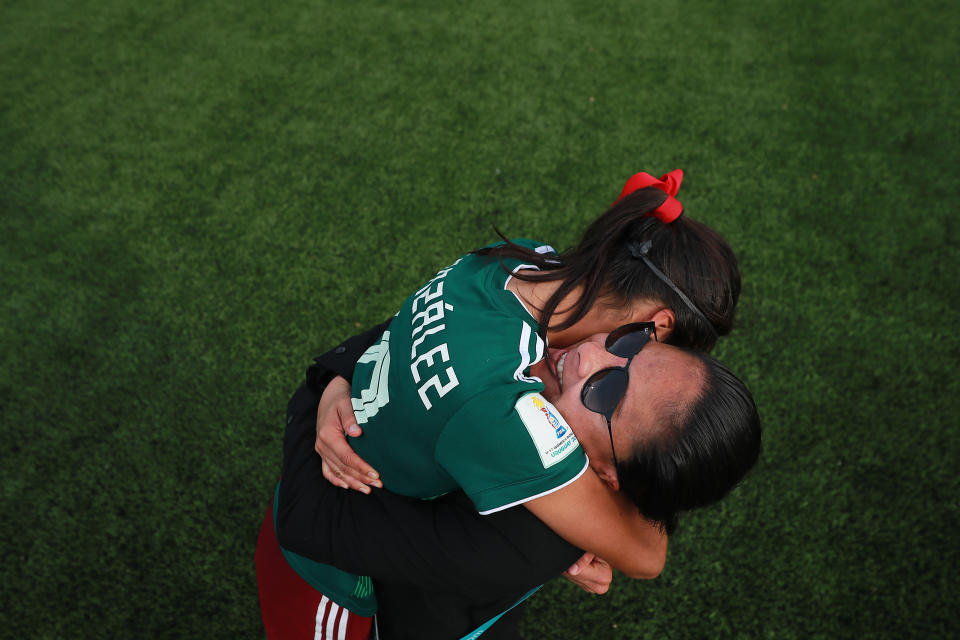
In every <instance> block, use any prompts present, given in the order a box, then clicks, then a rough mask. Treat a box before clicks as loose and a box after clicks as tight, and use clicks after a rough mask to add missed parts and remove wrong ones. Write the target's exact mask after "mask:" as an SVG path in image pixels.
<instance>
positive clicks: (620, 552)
mask: <svg viewBox="0 0 960 640" xmlns="http://www.w3.org/2000/svg"><path fill="white" fill-rule="evenodd" d="M524 506H525V507H526V508H527V509H528V510H529V511H530V512H531V513H533V515H535V516H537V518H539V519H540V520H541V521H543V523H544V524H546V525H547V526H548V527H550V528H551V529H552V530H553V531H554V532H555V533H556V534H558V535H559V536H560V537H562V538H563V539H564V540H566V541H567V542H569V543H570V544H572V545H574V546H576V547H579V548H580V549H584V550H586V551H591V552H593V553H595V554H596V555H598V556H600V557H601V558H603V559H604V560H606V561H607V562H609V563H610V564H611V565H612V566H613V567H614V568H615V569H618V570H619V571H621V572H623V573H625V574H626V575H628V576H630V577H631V578H656V577H657V576H658V575H660V572H661V571H663V566H664V564H665V563H666V561H667V535H666V534H665V533H664V532H663V531H662V530H661V529H660V528H659V527H658V526H657V525H656V524H654V523H652V522H650V521H649V520H647V519H646V518H644V517H643V516H641V515H640V512H639V511H637V508H636V506H634V505H633V503H631V502H630V500H629V499H628V498H627V497H626V496H625V495H623V494H621V493H618V492H616V491H614V490H613V489H611V488H610V487H609V486H608V485H607V484H606V483H605V482H603V481H602V480H601V479H600V478H599V477H598V476H597V474H595V473H593V471H587V472H586V473H584V474H583V475H582V476H580V477H579V478H578V479H577V480H576V481H574V482H572V483H570V484H569V485H567V486H565V487H564V488H562V489H559V490H557V491H554V492H553V493H549V494H547V495H545V496H542V497H540V498H535V499H534V500H530V501H528V502H525V503H524Z"/></svg>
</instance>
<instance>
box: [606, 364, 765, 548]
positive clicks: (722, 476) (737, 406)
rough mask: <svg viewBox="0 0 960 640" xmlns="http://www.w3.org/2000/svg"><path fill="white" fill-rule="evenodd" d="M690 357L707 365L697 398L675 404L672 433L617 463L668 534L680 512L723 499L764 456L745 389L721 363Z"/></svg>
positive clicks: (627, 489) (628, 488) (626, 485)
mask: <svg viewBox="0 0 960 640" xmlns="http://www.w3.org/2000/svg"><path fill="white" fill-rule="evenodd" d="M688 353H690V354H691V355H693V356H694V357H696V358H698V359H699V360H700V361H701V362H702V363H703V364H704V366H705V375H704V378H703V386H702V388H701V389H700V394H699V397H697V398H696V400H694V402H693V403H692V404H689V405H687V406H686V407H679V408H676V407H675V408H674V409H675V410H674V411H673V415H672V416H670V417H669V418H668V419H667V420H666V423H667V426H666V428H665V429H663V430H662V431H661V432H660V433H659V434H658V435H657V436H655V437H653V438H651V439H650V440H649V441H646V442H640V443H638V444H637V446H636V449H635V451H634V452H633V455H631V456H629V457H628V458H627V459H626V460H621V461H620V462H619V464H618V466H617V476H618V478H619V481H620V489H621V491H623V492H624V493H626V494H627V495H628V496H629V497H630V499H631V500H632V501H633V502H634V504H636V505H637V508H638V509H639V510H640V513H642V514H643V515H644V516H645V517H646V518H648V519H650V520H653V521H655V522H657V523H659V524H660V525H661V527H663V529H664V530H665V531H666V532H667V533H668V534H670V533H673V532H674V531H675V530H676V527H677V522H678V517H679V514H680V512H682V511H687V510H689V509H694V508H696V507H703V506H706V505H709V504H713V503H714V502H717V501H718V500H720V499H721V498H722V497H724V496H725V495H727V493H728V492H729V491H730V490H731V489H732V488H733V487H734V486H735V485H736V484H737V483H738V482H740V480H742V479H743V477H744V476H745V475H746V473H747V472H748V471H749V470H750V468H751V467H753V465H754V464H755V463H756V461H757V458H758V457H759V456H760V436H761V428H760V416H759V414H758V413H757V406H756V404H755V403H754V401H753V396H752V395H751V394H750V391H749V389H747V386H746V385H745V384H744V383H743V381H742V380H740V379H739V378H738V377H737V376H736V375H735V374H734V373H733V372H732V371H730V369H729V368H727V366H726V365H724V364H723V363H721V362H720V361H719V360H717V359H715V358H712V357H711V356H709V355H707V354H706V353H703V352H699V351H688ZM671 423H672V424H671Z"/></svg>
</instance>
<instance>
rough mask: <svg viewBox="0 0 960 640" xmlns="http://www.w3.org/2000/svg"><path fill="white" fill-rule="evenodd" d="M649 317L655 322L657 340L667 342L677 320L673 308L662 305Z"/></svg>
mask: <svg viewBox="0 0 960 640" xmlns="http://www.w3.org/2000/svg"><path fill="white" fill-rule="evenodd" d="M650 319H651V320H653V321H654V322H655V323H656V324H657V340H658V341H659V342H667V340H668V339H669V338H670V334H672V333H673V327H674V326H675V325H676V322H677V319H676V317H675V316H674V315H673V309H670V308H668V307H664V308H662V309H660V310H659V311H657V312H656V313H655V314H653V317H652V318H650Z"/></svg>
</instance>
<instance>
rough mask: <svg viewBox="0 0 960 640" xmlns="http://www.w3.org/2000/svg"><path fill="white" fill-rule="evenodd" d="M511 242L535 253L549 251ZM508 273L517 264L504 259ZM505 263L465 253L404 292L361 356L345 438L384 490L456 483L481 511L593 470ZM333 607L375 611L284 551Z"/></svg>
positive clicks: (416, 490)
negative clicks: (353, 432) (548, 380)
mask: <svg viewBox="0 0 960 640" xmlns="http://www.w3.org/2000/svg"><path fill="white" fill-rule="evenodd" d="M514 242H516V243H518V244H521V245H523V246H526V247H529V248H532V249H535V250H536V251H537V252H538V253H547V252H551V251H552V249H551V248H550V247H547V246H546V245H541V244H539V243H535V242H532V241H529V240H515V241H514ZM504 264H505V265H506V266H507V267H508V268H509V269H510V270H511V272H513V271H516V270H517V269H520V268H524V267H525V266H529V265H523V264H522V263H521V262H520V261H518V260H505V261H504ZM511 277H512V276H511V275H510V274H509V273H507V272H506V271H505V270H504V268H503V266H501V264H500V261H498V260H491V259H488V258H486V257H483V256H476V255H472V254H471V255H467V256H464V257H462V258H460V259H459V260H457V261H456V262H455V263H453V264H452V265H450V266H449V267H447V268H445V269H441V270H440V271H439V272H438V273H437V275H436V276H435V277H434V278H433V279H432V280H430V281H429V282H428V283H427V284H425V285H424V286H423V287H421V288H420V289H419V290H418V291H417V292H416V293H414V294H413V295H412V296H410V297H409V298H408V299H407V300H406V302H404V304H403V307H402V308H401V309H400V311H399V312H398V313H397V315H396V316H395V317H394V318H393V319H392V320H391V322H390V327H389V329H388V330H387V331H386V332H384V334H383V336H382V338H381V339H380V340H379V341H378V342H377V343H376V344H374V345H373V346H372V347H370V349H368V350H367V351H366V352H365V353H364V354H363V356H362V357H361V358H360V360H359V361H358V363H357V366H356V368H355V369H354V376H353V388H352V395H353V408H354V413H355V414H356V418H357V422H358V423H359V424H360V425H361V426H362V427H363V430H364V432H363V435H362V436H361V437H359V438H356V439H351V441H350V443H351V445H353V447H354V448H355V449H356V451H357V453H359V454H360V455H361V456H362V457H363V458H364V459H365V460H367V462H369V463H370V464H372V465H373V466H374V468H376V469H377V470H378V471H380V474H381V478H382V480H383V483H384V486H385V487H386V488H387V489H390V490H391V491H394V492H396V493H401V494H404V495H408V496H413V497H420V498H433V497H436V496H438V495H441V494H443V493H447V492H449V491H453V490H455V489H458V488H462V489H463V490H464V492H465V493H466V494H467V495H468V496H470V498H471V499H472V500H473V502H474V504H475V505H476V507H477V510H478V511H479V512H480V513H483V514H487V513H493V512H495V511H499V510H501V509H506V508H508V507H511V506H514V505H517V504H521V503H523V502H526V501H528V500H531V499H533V498H536V497H538V496H541V495H544V494H547V493H550V492H552V491H556V490H557V489H559V488H561V487H563V486H565V485H567V484H569V483H571V482H573V481H574V480H576V479H577V478H578V477H579V476H580V475H581V474H582V473H583V472H584V471H586V469H587V466H588V461H587V457H586V455H585V454H584V453H583V450H582V449H581V448H580V445H579V443H578V442H577V438H576V436H575V435H574V434H573V431H572V430H571V429H570V427H569V425H568V424H567V423H566V422H565V421H564V419H563V418H562V417H561V416H560V414H559V412H558V411H557V410H556V408H554V407H553V405H552V404H550V403H549V402H548V401H547V400H546V398H544V397H543V396H542V395H541V394H540V392H541V391H543V389H544V385H543V382H542V381H541V380H540V379H539V378H536V377H533V376H531V375H530V371H529V368H530V366H531V365H533V364H535V363H537V362H539V361H540V360H542V359H543V358H544V356H545V355H546V347H547V345H546V343H545V342H544V340H543V339H541V338H540V336H539V335H538V334H537V330H538V328H539V325H538V323H537V321H536V320H535V319H534V318H533V317H532V316H531V315H530V313H529V312H528V311H527V310H526V308H525V307H524V306H523V304H522V303H521V302H520V301H519V299H517V297H516V296H515V295H514V294H513V292H511V291H510V290H508V289H507V288H506V286H507V283H508V282H509V279H510V278H511ZM283 554H284V557H285V558H286V559H287V562H288V563H289V564H290V566H291V567H292V568H293V569H294V570H295V571H296V572H297V573H298V574H299V575H300V576H301V577H302V578H303V579H304V580H306V581H307V582H308V583H309V584H310V585H312V586H313V587H314V588H316V589H317V590H319V591H320V592H322V593H324V594H325V595H327V596H328V597H329V598H330V599H331V600H333V601H334V602H337V603H338V604H340V605H342V606H344V607H346V608H348V609H350V610H351V611H354V612H356V613H360V615H372V612H373V611H374V610H375V609H376V599H375V595H374V594H373V592H372V590H371V589H370V580H369V578H367V577H364V576H355V575H353V574H349V573H346V572H343V571H340V570H338V569H336V568H334V567H332V566H330V565H324V564H321V563H318V562H314V561H312V560H309V559H307V558H304V557H302V556H299V555H297V554H295V553H292V552H290V551H287V550H283Z"/></svg>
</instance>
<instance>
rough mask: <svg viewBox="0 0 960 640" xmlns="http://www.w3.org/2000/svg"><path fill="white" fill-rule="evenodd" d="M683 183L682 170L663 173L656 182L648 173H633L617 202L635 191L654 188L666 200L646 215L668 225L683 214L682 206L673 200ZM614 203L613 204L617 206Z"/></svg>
mask: <svg viewBox="0 0 960 640" xmlns="http://www.w3.org/2000/svg"><path fill="white" fill-rule="evenodd" d="M681 182H683V170H681V169H674V170H673V171H671V172H670V173H665V174H663V175H662V176H660V179H659V180H657V179H656V178H654V177H653V176H652V175H650V174H649V173H645V172H643V171H641V172H640V173H635V174H633V176H631V178H630V179H629V180H627V184H625V185H623V191H621V192H620V197H619V198H617V202H620V201H621V200H623V199H624V197H626V196H628V195H630V194H631V193H633V192H634V191H636V190H637V189H643V188H644V187H656V188H657V189H660V191H663V192H664V193H665V194H667V199H666V200H665V201H664V203H663V204H662V205H660V206H659V207H657V208H656V209H654V210H653V211H651V212H650V213H648V214H647V215H648V216H655V217H656V218H657V219H658V220H659V221H660V222H662V223H664V224H670V223H671V222H673V221H674V220H676V219H677V218H679V217H680V214H681V213H683V205H682V204H680V201H679V200H677V199H676V198H674V196H675V195H677V191H678V190H679V189H680V183H681ZM617 202H614V203H613V204H617Z"/></svg>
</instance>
